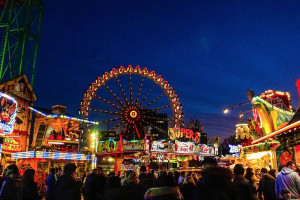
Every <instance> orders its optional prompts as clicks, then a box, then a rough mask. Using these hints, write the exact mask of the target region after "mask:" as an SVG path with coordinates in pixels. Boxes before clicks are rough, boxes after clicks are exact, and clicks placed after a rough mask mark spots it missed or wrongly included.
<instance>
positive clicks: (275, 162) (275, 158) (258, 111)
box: [236, 90, 295, 169]
mask: <svg viewBox="0 0 300 200" xmlns="http://www.w3.org/2000/svg"><path fill="white" fill-rule="evenodd" d="M251 102H252V105H253V106H252V110H253V118H251V119H249V120H248V124H238V125H237V126H236V133H237V135H236V137H237V138H240V139H242V146H243V149H242V153H241V156H242V158H243V164H245V165H246V166H248V167H252V168H258V169H260V168H263V167H265V168H267V169H271V168H273V169H278V168H280V166H282V165H284V164H286V163H287V162H288V161H289V160H291V159H292V156H291V154H290V153H289V152H288V151H287V149H286V148H285V147H284V146H282V145H280V142H279V141H278V140H276V138H274V137H273V133H274V132H278V131H280V130H282V129H283V128H284V127H286V126H287V125H288V123H289V121H290V120H291V119H292V117H293V116H294V114H295V113H294V112H293V110H292V106H291V102H290V94H289V93H288V92H279V91H274V90H267V91H265V92H264V93H262V94H261V95H260V96H256V97H254V98H253V99H252V100H251Z"/></svg>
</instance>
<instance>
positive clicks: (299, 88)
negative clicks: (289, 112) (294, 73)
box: [296, 78, 300, 105]
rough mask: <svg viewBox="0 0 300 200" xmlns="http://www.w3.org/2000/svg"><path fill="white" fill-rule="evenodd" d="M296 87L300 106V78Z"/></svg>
mask: <svg viewBox="0 0 300 200" xmlns="http://www.w3.org/2000/svg"><path fill="white" fill-rule="evenodd" d="M296 86H297V87H298V95H299V105H300V78H299V79H298V80H297V82H296Z"/></svg>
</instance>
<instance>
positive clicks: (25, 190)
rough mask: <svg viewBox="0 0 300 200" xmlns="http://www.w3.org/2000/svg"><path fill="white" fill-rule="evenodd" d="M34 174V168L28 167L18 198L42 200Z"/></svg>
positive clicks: (21, 199) (22, 199) (20, 199)
mask: <svg viewBox="0 0 300 200" xmlns="http://www.w3.org/2000/svg"><path fill="white" fill-rule="evenodd" d="M34 175H35V171H34V170H33V169H27V170H26V171H25V172H24V175H23V178H22V181H21V184H20V188H19V191H18V200H41V196H40V195H39V193H38V188H37V184H36V182H35V181H34Z"/></svg>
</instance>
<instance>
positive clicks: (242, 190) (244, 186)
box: [233, 164, 256, 200]
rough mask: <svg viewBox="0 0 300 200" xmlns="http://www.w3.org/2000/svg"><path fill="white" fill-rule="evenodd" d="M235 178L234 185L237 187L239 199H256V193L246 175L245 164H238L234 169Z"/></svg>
mask: <svg viewBox="0 0 300 200" xmlns="http://www.w3.org/2000/svg"><path fill="white" fill-rule="evenodd" d="M233 172H234V179H233V186H234V188H235V191H236V194H237V199H238V200H254V199H256V193H255V192H253V190H252V186H251V184H250V183H249V181H248V180H247V179H246V178H245V177H244V173H245V169H244V167H243V165H241V164H236V165H235V166H234V169H233Z"/></svg>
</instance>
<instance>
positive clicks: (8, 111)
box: [0, 74, 36, 165]
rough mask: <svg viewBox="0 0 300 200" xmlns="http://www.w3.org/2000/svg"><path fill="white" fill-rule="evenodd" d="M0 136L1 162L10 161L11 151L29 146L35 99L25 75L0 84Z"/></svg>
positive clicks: (4, 163) (23, 149) (6, 163)
mask: <svg viewBox="0 0 300 200" xmlns="http://www.w3.org/2000/svg"><path fill="white" fill-rule="evenodd" d="M0 91H1V92H0V120H1V121H0V137H1V136H4V137H5V138H4V144H3V145H2V156H1V164H2V165H8V164H9V163H8V162H11V153H13V152H21V151H26V150H27V149H28V146H29V134H30V129H31V120H32V112H31V110H30V109H28V106H32V105H33V103H34V102H35V101H36V96H35V94H34V92H33V90H32V87H31V85H30V83H29V82H28V79H27V77H26V75H24V74H23V75H21V76H18V77H16V78H13V79H10V80H8V81H6V82H3V83H1V84H0Z"/></svg>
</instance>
